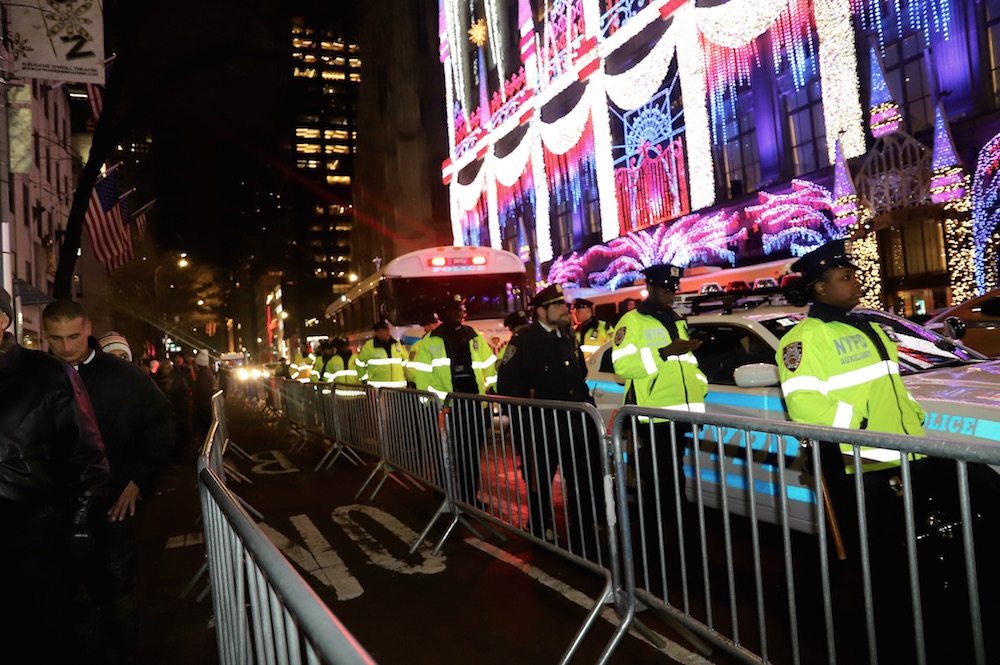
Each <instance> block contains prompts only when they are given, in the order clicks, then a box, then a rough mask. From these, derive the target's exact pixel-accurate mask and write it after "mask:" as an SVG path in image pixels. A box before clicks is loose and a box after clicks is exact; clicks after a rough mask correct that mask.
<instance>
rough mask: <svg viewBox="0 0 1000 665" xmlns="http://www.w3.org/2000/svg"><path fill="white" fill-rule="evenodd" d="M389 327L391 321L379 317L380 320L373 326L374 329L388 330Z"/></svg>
mask: <svg viewBox="0 0 1000 665" xmlns="http://www.w3.org/2000/svg"><path fill="white" fill-rule="evenodd" d="M388 329H389V321H388V320H387V319H379V320H378V321H376V322H375V325H373V326H372V330H388Z"/></svg>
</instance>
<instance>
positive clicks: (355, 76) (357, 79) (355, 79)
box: [348, 72, 361, 83]
mask: <svg viewBox="0 0 1000 665" xmlns="http://www.w3.org/2000/svg"><path fill="white" fill-rule="evenodd" d="M348 78H349V79H350V80H351V81H353V82H354V83H361V74H358V73H357V72H351V75H350V76H348Z"/></svg>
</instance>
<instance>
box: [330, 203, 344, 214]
mask: <svg viewBox="0 0 1000 665" xmlns="http://www.w3.org/2000/svg"><path fill="white" fill-rule="evenodd" d="M329 210H330V214H331V215H343V214H344V213H345V212H347V208H345V207H344V206H341V205H332V206H330V208H329Z"/></svg>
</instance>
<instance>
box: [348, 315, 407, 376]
mask: <svg viewBox="0 0 1000 665" xmlns="http://www.w3.org/2000/svg"><path fill="white" fill-rule="evenodd" d="M372 330H374V331H375V336H374V337H373V338H372V339H370V340H368V341H367V342H365V343H364V345H363V346H362V347H361V351H360V353H358V360H357V363H356V365H357V371H358V374H360V375H361V381H362V382H363V383H367V384H368V385H370V386H374V387H376V388H405V387H406V376H405V375H404V373H403V367H404V365H405V363H406V352H405V351H403V345H402V344H400V342H399V340H397V339H394V338H393V337H392V336H391V335H390V334H389V322H388V321H386V320H385V319H382V320H380V321H377V322H376V323H375V325H373V326H372Z"/></svg>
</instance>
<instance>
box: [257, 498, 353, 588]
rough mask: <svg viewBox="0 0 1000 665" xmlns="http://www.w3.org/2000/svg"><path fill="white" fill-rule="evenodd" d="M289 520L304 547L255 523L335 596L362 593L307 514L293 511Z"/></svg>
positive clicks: (269, 528)
mask: <svg viewBox="0 0 1000 665" xmlns="http://www.w3.org/2000/svg"><path fill="white" fill-rule="evenodd" d="M290 519H291V521H292V524H293V525H294V526H295V528H296V530H297V531H298V532H299V534H300V535H301V536H302V540H303V541H304V542H305V545H306V546H305V547H302V546H301V545H299V544H297V543H293V542H292V541H291V540H289V539H288V538H287V537H286V536H285V535H284V534H283V533H281V532H280V531H277V530H276V529H274V528H273V527H271V526H269V525H268V524H265V523H263V522H261V523H260V524H258V526H260V528H261V530H262V531H263V532H264V533H265V534H266V535H267V537H268V538H269V539H270V540H271V542H272V543H274V544H275V546H276V547H277V548H278V549H279V550H281V551H282V552H283V553H284V555H285V556H287V557H288V558H289V559H291V560H292V561H294V562H295V563H297V564H298V565H299V567H301V568H302V569H303V570H305V571H306V572H307V573H309V574H310V575H312V576H313V577H315V578H316V579H317V580H319V582H320V584H323V585H324V586H326V587H329V588H331V589H333V590H334V591H335V592H336V593H337V600H351V599H352V598H357V597H358V596H360V595H361V594H363V593H364V589H363V588H362V587H361V583H360V582H358V579H357V578H356V577H354V575H351V571H349V570H348V569H347V565H346V564H345V563H344V561H343V559H341V558H340V556H339V555H338V554H337V553H336V552H335V551H334V550H333V548H331V547H330V543H328V542H327V540H326V539H325V538H324V537H323V535H322V534H320V532H319V529H317V528H316V525H314V524H313V523H312V522H311V521H310V520H309V518H308V517H307V516H305V515H293V516H292V517H291V518H290Z"/></svg>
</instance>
